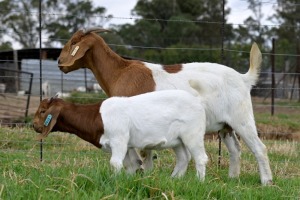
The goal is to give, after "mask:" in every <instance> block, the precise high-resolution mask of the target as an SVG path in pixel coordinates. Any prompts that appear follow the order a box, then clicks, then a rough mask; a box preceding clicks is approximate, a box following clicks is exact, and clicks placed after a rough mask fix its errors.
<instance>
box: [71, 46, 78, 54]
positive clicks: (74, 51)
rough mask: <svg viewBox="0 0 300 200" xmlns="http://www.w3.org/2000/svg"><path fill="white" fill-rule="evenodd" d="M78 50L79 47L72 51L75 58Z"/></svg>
mask: <svg viewBox="0 0 300 200" xmlns="http://www.w3.org/2000/svg"><path fill="white" fill-rule="evenodd" d="M78 49H79V46H76V47H75V48H74V50H73V51H72V53H71V56H75V54H76V53H77V51H78Z"/></svg>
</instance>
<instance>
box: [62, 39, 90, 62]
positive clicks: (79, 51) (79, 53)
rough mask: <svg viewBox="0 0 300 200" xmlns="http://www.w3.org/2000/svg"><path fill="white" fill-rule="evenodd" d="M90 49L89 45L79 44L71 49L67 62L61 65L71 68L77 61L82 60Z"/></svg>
mask: <svg viewBox="0 0 300 200" xmlns="http://www.w3.org/2000/svg"><path fill="white" fill-rule="evenodd" d="M89 49H90V45H89V44H88V43H86V42H80V43H78V44H77V45H76V46H74V47H72V49H71V51H70V54H69V56H68V61H67V62H66V63H65V64H63V65H64V66H72V65H73V64H74V63H75V62H76V61H77V60H79V59H80V58H82V57H83V56H84V55H85V53H86V52H87V50H89Z"/></svg>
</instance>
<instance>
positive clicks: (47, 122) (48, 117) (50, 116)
mask: <svg viewBox="0 0 300 200" xmlns="http://www.w3.org/2000/svg"><path fill="white" fill-rule="evenodd" d="M51 119H52V115H51V114H49V115H48V116H47V118H46V119H45V122H44V125H45V126H48V125H49V123H50V121H51Z"/></svg>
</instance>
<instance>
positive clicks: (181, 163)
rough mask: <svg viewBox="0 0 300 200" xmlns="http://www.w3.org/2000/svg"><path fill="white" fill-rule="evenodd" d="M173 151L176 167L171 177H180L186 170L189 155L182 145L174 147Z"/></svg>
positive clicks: (189, 158)
mask: <svg viewBox="0 0 300 200" xmlns="http://www.w3.org/2000/svg"><path fill="white" fill-rule="evenodd" d="M173 150H174V152H175V154H176V165H175V168H174V170H173V172H172V175H171V176H172V177H181V176H183V175H184V174H185V172H186V170H187V167H188V164H189V161H190V160H191V154H190V152H189V151H188V150H187V149H186V147H185V146H184V145H183V144H181V145H179V146H177V147H174V148H173Z"/></svg>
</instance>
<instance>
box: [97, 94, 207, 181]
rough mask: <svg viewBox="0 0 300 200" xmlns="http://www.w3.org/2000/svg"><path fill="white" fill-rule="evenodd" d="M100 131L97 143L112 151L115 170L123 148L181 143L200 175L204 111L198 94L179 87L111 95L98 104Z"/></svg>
mask: <svg viewBox="0 0 300 200" xmlns="http://www.w3.org/2000/svg"><path fill="white" fill-rule="evenodd" d="M100 113H101V117H102V120H103V125H104V134H103V135H102V137H101V139H100V144H101V145H102V146H103V147H102V148H103V149H104V150H110V149H111V152H112V159H111V164H112V165H113V166H114V167H115V169H116V170H117V171H118V170H119V169H120V168H122V161H123V159H124V156H125V154H126V152H127V148H139V149H162V148H174V147H177V146H182V145H184V146H185V147H186V148H187V149H188V150H189V151H190V153H191V155H192V157H193V158H194V159H195V162H196V163H198V164H199V165H201V167H202V168H201V169H200V167H199V169H198V170H197V174H199V178H200V179H203V178H204V177H203V176H204V172H203V168H205V167H203V165H205V163H206V162H207V156H206V154H205V150H204V141H203V140H204V134H205V127H206V122H205V120H206V119H205V111H204V108H203V106H202V103H201V101H200V97H195V96H193V95H192V94H190V93H188V92H185V91H182V90H164V91H157V92H151V93H146V94H142V95H137V96H133V97H111V98H109V99H107V100H105V101H104V102H103V103H102V105H101V108H100Z"/></svg>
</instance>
